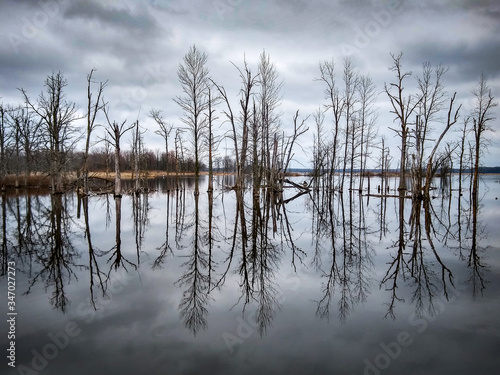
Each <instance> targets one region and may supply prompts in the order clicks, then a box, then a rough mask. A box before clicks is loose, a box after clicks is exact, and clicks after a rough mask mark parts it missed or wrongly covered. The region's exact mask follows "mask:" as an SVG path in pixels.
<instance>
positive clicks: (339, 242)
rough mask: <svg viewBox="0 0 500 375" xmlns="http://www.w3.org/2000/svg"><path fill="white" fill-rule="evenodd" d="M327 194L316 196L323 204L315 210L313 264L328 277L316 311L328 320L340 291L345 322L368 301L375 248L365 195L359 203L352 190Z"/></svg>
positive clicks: (341, 317) (342, 315) (340, 315)
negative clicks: (366, 209)
mask: <svg viewBox="0 0 500 375" xmlns="http://www.w3.org/2000/svg"><path fill="white" fill-rule="evenodd" d="M328 195H329V197H320V196H318V195H316V196H315V197H316V198H321V199H318V200H317V202H321V205H315V206H314V207H315V210H314V211H313V213H314V215H313V216H316V218H314V219H313V223H315V224H316V225H315V228H314V232H313V233H314V236H313V241H314V247H315V255H314V260H313V264H314V265H315V266H316V268H317V269H319V270H320V271H321V273H322V277H323V278H324V280H325V281H324V282H323V284H322V294H323V296H322V298H321V299H320V300H319V301H317V308H316V314H317V315H318V316H319V317H320V318H324V319H329V318H330V306H331V302H332V298H333V297H334V296H335V293H338V310H339V319H340V321H341V322H344V321H345V320H346V319H347V316H348V315H349V314H350V313H351V312H352V310H353V308H354V307H355V306H356V305H357V304H358V303H364V302H366V300H367V297H368V295H369V293H370V285H371V279H370V276H369V273H370V269H371V268H372V266H373V249H372V245H371V244H370V242H369V241H368V239H367V234H369V233H370V229H369V228H367V224H366V221H365V209H364V203H363V199H362V196H361V195H359V199H358V203H357V204H356V202H355V199H354V196H353V195H352V193H351V192H350V193H349V194H348V196H344V195H343V194H340V195H337V196H336V195H335V193H334V192H329V194H328ZM336 197H338V199H336ZM325 244H326V245H325ZM323 258H325V259H324V260H323Z"/></svg>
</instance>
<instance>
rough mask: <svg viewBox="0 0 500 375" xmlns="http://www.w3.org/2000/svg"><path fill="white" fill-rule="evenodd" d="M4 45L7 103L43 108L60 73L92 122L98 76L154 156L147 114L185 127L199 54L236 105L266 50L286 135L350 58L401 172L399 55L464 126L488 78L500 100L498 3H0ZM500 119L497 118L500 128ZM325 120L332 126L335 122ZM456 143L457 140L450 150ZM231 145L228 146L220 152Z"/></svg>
mask: <svg viewBox="0 0 500 375" xmlns="http://www.w3.org/2000/svg"><path fill="white" fill-rule="evenodd" d="M0 35H1V38H0V102H2V103H4V104H17V103H22V96H21V93H20V92H19V90H18V89H19V88H23V89H25V90H26V91H27V92H28V95H29V96H30V97H31V98H36V97H37V96H38V94H39V93H40V92H41V91H42V90H43V82H44V80H45V78H46V77H47V75H50V74H51V73H52V72H57V71H61V72H62V73H63V74H64V76H65V77H66V79H67V81H68V86H67V87H66V95H67V98H68V100H71V101H74V102H75V103H77V105H78V106H79V108H80V113H81V114H82V115H84V114H85V108H86V101H87V97H86V84H87V82H86V77H87V74H88V73H89V72H90V70H91V69H96V71H95V73H94V79H95V80H97V81H106V80H107V81H108V85H107V87H106V89H105V92H104V97H105V100H106V101H107V102H108V103H109V112H110V117H111V118H112V119H115V120H116V121H118V122H121V121H124V120H127V123H132V122H134V121H135V120H137V119H138V120H139V121H140V124H141V126H142V127H143V128H144V129H145V135H144V137H145V144H146V147H148V148H150V149H153V150H155V149H160V150H163V147H164V146H163V145H164V143H163V140H162V138H160V137H159V136H158V135H156V134H155V133H154V132H155V130H157V129H158V127H157V125H156V124H155V123H154V121H153V120H152V119H151V118H149V116H148V113H149V111H150V110H151V109H153V108H154V109H160V110H162V111H163V114H164V116H165V119H166V120H167V121H170V122H171V123H173V124H174V126H183V124H182V122H181V121H180V118H181V117H182V111H181V109H180V108H179V106H178V105H177V104H176V103H175V102H174V100H173V99H174V98H175V97H176V96H178V95H181V86H180V83H179V81H178V79H177V69H178V66H179V63H180V62H181V61H182V58H183V57H184V55H185V54H186V53H187V52H188V50H189V48H190V46H192V45H193V44H195V45H196V46H197V48H198V49H200V50H201V51H203V52H205V53H206V54H207V56H208V63H207V67H208V68H209V70H210V75H211V77H212V78H213V80H214V81H215V82H217V83H218V84H220V85H222V86H224V87H225V88H226V90H227V92H228V94H229V96H230V98H232V100H234V105H237V96H238V93H239V89H240V79H239V75H238V71H237V70H236V68H235V67H234V66H233V65H232V63H234V64H235V65H237V66H239V67H241V66H242V65H243V61H244V60H246V61H247V63H248V64H249V67H250V68H251V69H252V70H253V72H256V71H257V63H258V58H259V55H260V54H261V53H262V52H263V51H266V53H268V54H269V55H270V58H271V61H273V62H274V64H275V65H276V68H277V71H278V74H279V77H280V79H282V80H283V83H284V85H283V92H282V94H283V101H282V104H281V106H280V111H281V114H282V115H281V122H282V127H283V130H284V131H285V132H288V133H290V131H291V126H292V125H293V122H292V118H293V115H294V113H295V112H296V111H297V110H299V111H300V115H301V116H302V117H304V118H305V117H307V116H308V115H312V113H313V112H314V111H316V110H317V109H318V108H320V107H321V106H323V105H324V104H325V103H326V101H325V98H324V87H323V85H322V84H321V83H320V82H319V81H317V78H318V77H319V68H318V66H319V63H320V62H322V61H326V60H329V61H330V60H332V59H333V60H334V61H335V63H336V67H337V69H338V79H339V80H340V79H341V68H342V63H343V59H344V58H345V57H347V56H348V57H350V58H351V59H352V61H353V63H354V65H355V67H356V69H357V70H358V71H359V72H360V74H363V75H367V74H369V75H370V76H371V77H372V79H373V81H374V83H375V84H376V91H377V94H378V95H377V102H376V107H377V108H378V122H377V127H378V128H379V136H382V135H385V136H386V137H387V138H388V142H389V146H390V147H391V154H392V155H393V156H394V158H395V160H394V166H396V165H397V159H398V156H397V154H398V149H397V146H398V144H399V142H398V139H397V137H396V136H395V133H394V132H393V131H391V130H390V129H389V127H392V128H394V127H397V123H396V124H395V123H394V122H393V120H394V115H393V114H391V113H390V103H389V101H388V98H387V95H386V94H385V93H384V91H383V90H384V83H388V84H389V83H391V82H393V81H394V73H393V72H391V71H390V70H389V67H390V66H391V65H392V60H391V55H390V54H391V53H393V54H399V53H400V52H403V60H402V61H403V69H404V70H405V71H411V72H412V76H411V77H410V78H409V79H408V81H407V85H406V86H405V93H407V94H416V77H417V76H418V75H419V74H420V73H421V70H422V64H423V63H424V62H430V63H431V64H432V65H433V66H437V65H438V64H441V63H442V64H443V65H445V66H447V67H448V71H447V73H446V75H445V76H444V85H445V90H446V94H447V95H448V96H451V95H453V93H454V92H457V102H458V104H462V108H461V112H460V116H461V120H462V119H463V118H465V117H466V116H467V115H468V114H469V113H470V111H471V110H472V107H473V105H474V98H473V95H472V90H473V89H474V88H475V86H476V85H477V82H478V80H479V77H480V75H481V73H484V75H485V77H486V78H487V80H488V84H489V86H490V88H491V90H492V94H493V96H495V97H496V98H498V97H499V96H500V2H498V1H497V0H478V1H476V0H457V1H448V0H319V1H313V0H292V1H285V0H252V1H250V0H213V1H212V0H210V1H202V0H194V1H177V0H124V1H118V0H102V1H97V0H86V1H84V0H75V1H70V0H34V1H28V0H2V2H1V3H0ZM497 102H498V100H497ZM223 109H224V108H223V107H220V108H219V111H221V110H223ZM499 110H500V108H498V107H497V114H496V116H495V117H498V118H500V116H498V111H499ZM443 115H445V114H444V113H443ZM223 120H224V115H223V114H219V120H218V121H219V124H218V125H217V126H218V127H220V132H221V133H223V132H224V131H225V129H226V128H227V124H224V123H222V122H223ZM461 120H460V121H461ZM99 121H100V122H101V123H103V124H104V121H105V120H104V118H102V117H101V118H100V119H99ZM325 121H326V122H325V125H326V126H327V127H329V126H331V117H330V116H329V114H328V113H327V114H326V118H325ZM460 121H459V122H460ZM499 122H500V120H498V119H495V120H494V121H493V122H492V123H491V126H492V128H494V129H495V128H496V129H500V126H499ZM307 124H308V125H309V128H310V130H309V132H308V133H307V134H306V135H304V136H303V137H302V138H301V139H300V140H299V144H300V146H301V148H297V149H296V155H295V160H294V163H293V164H292V167H295V168H298V167H302V166H303V167H310V166H311V164H310V159H311V149H312V145H313V142H312V139H313V132H314V121H313V119H312V116H311V117H310V118H309V119H308V121H307ZM81 125H82V126H83V123H81ZM395 125H396V126H395ZM458 125H460V124H458ZM434 126H435V128H439V127H440V126H442V125H441V124H439V123H436V124H435V125H434ZM455 130H458V126H457V129H455ZM101 131H102V129H101ZM457 134H458V132H457V131H453V130H450V134H449V136H448V138H447V140H453V138H455V139H457V137H458V135H457ZM129 138H131V134H130V135H128V136H126V140H125V143H126V144H127V145H126V146H125V147H124V148H127V147H128V144H130V139H129ZM436 138H437V137H436ZM485 138H487V140H488V141H489V142H490V144H489V150H488V152H487V153H486V154H485V155H484V156H483V164H484V165H487V166H497V165H500V132H498V131H497V132H489V133H488V134H487V136H486V137H485ZM230 143H231V142H230V141H229V140H227V143H226V142H222V143H221V148H220V149H219V154H223V153H224V152H225V151H224V147H225V144H227V145H228V146H229V145H230ZM171 144H172V145H173V142H171ZM100 146H101V147H102V144H101V145H99V144H97V145H96V146H95V147H100ZM82 147H83V146H82Z"/></svg>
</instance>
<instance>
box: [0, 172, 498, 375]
mask: <svg viewBox="0 0 500 375" xmlns="http://www.w3.org/2000/svg"><path fill="white" fill-rule="evenodd" d="M226 178H227V177H226ZM499 179H500V177H499V176H490V175H488V176H484V177H483V183H482V185H481V196H480V203H479V207H478V210H477V212H476V215H474V210H473V208H472V207H471V204H470V200H469V194H468V192H465V193H464V194H463V196H461V197H460V196H459V194H458V192H457V191H456V190H452V191H451V194H450V193H449V190H448V188H446V192H445V194H441V192H440V189H437V190H435V191H434V192H435V195H436V196H438V197H436V198H435V199H432V200H431V202H430V203H428V204H423V203H418V204H412V201H411V199H399V198H395V197H389V198H386V199H382V198H380V197H374V196H371V197H368V196H366V195H363V196H359V195H358V193H357V191H356V192H355V193H353V194H352V195H350V194H349V193H348V192H345V193H344V194H343V196H340V195H339V194H335V195H331V196H330V195H327V194H319V193H318V194H317V193H315V192H314V191H312V192H310V193H308V194H303V195H299V196H296V195H297V194H298V193H299V191H298V190H296V189H285V192H284V194H283V197H274V198H273V197H268V196H265V195H264V194H261V196H260V198H257V199H254V197H253V195H252V191H251V189H248V190H247V191H245V192H244V193H242V194H237V193H236V192H234V191H230V190H226V191H225V190H224V189H223V187H224V186H225V185H230V184H231V181H224V180H223V179H222V178H219V179H218V180H217V181H216V184H215V191H214V193H213V195H212V196H210V195H209V194H208V193H207V192H206V190H207V181H206V179H203V178H202V180H201V181H200V185H199V186H200V187H199V191H200V194H199V196H196V195H195V194H194V186H195V184H194V180H193V179H184V180H181V181H180V182H179V184H180V186H181V187H182V188H181V189H180V190H175V189H173V186H174V181H172V180H166V179H159V180H156V181H150V188H151V192H150V193H149V194H147V195H144V194H143V195H140V196H132V195H125V196H123V198H122V199H121V200H118V201H117V202H115V200H114V199H113V198H112V196H92V197H89V198H88V199H86V200H81V201H80V200H78V198H77V196H76V195H75V194H73V193H68V194H66V195H62V196H50V195H36V194H32V195H19V196H14V195H8V196H7V197H3V198H2V206H1V214H2V222H1V223H2V224H1V225H2V226H1V228H2V229H1V232H2V238H1V242H2V253H1V261H2V277H1V279H0V287H1V289H2V296H3V298H2V301H3V302H2V303H3V307H2V310H3V311H4V323H3V329H2V339H1V342H2V343H3V345H2V348H3V351H4V355H3V356H2V358H3V359H2V362H3V363H2V364H1V369H2V370H1V371H0V372H1V373H2V374H39V373H40V374H54V375H59V374H61V375H63V374H64V375H66V374H72V375H84V374H85V375H88V374H122V375H126V374H134V375H135V374H139V373H143V374H255V373H261V374H494V373H497V372H498V369H499V368H500V356H499V355H498V353H499V352H500V314H499V311H500V293H499V286H500V253H499V251H500V230H499V227H500V225H499V224H500V201H499V200H497V199H496V198H497V197H500V184H499V182H498V181H499ZM302 181H303V178H302V179H301V178H296V179H295V182H297V183H301V182H302ZM378 184H379V181H378V180H377V179H372V181H371V188H372V193H376V186H377V185H378ZM390 185H391V186H394V185H395V181H391V182H390ZM437 185H439V183H437ZM465 185H466V186H467V187H468V182H465ZM452 187H453V189H456V188H457V184H456V181H454V183H453V186H452ZM392 194H395V193H394V192H392ZM9 262H14V263H15V269H16V273H15V279H16V284H15V312H17V315H15V325H14V324H13V323H12V324H11V323H9V322H5V321H6V320H8V319H11V318H12V316H13V315H7V313H8V312H9V311H8V308H9V305H8V302H9V300H8V299H7V290H8V280H7V278H8V266H9V265H12V264H13V263H10V264H9ZM10 306H14V305H10ZM11 322H12V320H11ZM12 327H13V329H14V331H12ZM8 330H11V331H10V332H11V333H15V339H12V340H10V339H8V337H7V335H8ZM11 341H13V342H14V343H15V345H14V347H15V365H16V368H11V367H9V366H8V363H9V362H11V360H9V359H8V358H6V355H5V353H7V355H9V346H11V343H10V342H11ZM11 349H12V348H11Z"/></svg>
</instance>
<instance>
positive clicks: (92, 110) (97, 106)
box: [82, 69, 108, 195]
mask: <svg viewBox="0 0 500 375" xmlns="http://www.w3.org/2000/svg"><path fill="white" fill-rule="evenodd" d="M94 71H95V69H91V70H90V73H89V74H88V75H87V99H88V101H87V135H86V139H85V151H84V154H83V167H82V172H83V193H84V194H85V195H86V194H88V193H89V186H88V179H89V166H88V158H89V150H90V140H91V135H92V132H93V131H94V129H95V127H96V125H97V124H96V123H95V121H96V118H97V114H98V113H99V112H100V111H101V110H102V109H103V108H104V105H105V103H104V102H101V96H102V93H103V91H104V88H105V87H106V85H107V83H108V81H106V82H104V83H103V82H99V87H98V88H97V97H96V99H95V101H93V100H92V83H95V82H94V81H92V75H93V74H94Z"/></svg>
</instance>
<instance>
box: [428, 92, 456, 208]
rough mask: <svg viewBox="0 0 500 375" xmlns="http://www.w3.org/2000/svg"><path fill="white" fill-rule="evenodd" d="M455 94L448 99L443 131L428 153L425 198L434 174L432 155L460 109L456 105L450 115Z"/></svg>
mask: <svg viewBox="0 0 500 375" xmlns="http://www.w3.org/2000/svg"><path fill="white" fill-rule="evenodd" d="M456 95H457V93H455V94H453V97H452V98H451V99H450V106H449V108H448V117H447V121H446V126H445V128H444V129H443V131H442V132H441V135H440V136H439V138H438V140H437V141H436V142H435V144H434V147H433V148H432V151H431V153H430V155H429V158H428V161H427V170H426V173H425V185H424V197H426V198H428V197H429V190H430V186H431V180H432V177H433V175H434V171H433V158H434V155H435V154H436V152H437V150H438V148H439V144H440V143H441V141H442V140H443V138H444V136H445V135H446V133H447V132H448V130H449V129H450V128H451V127H452V126H453V125H454V124H455V123H456V122H457V121H458V112H459V111H460V108H461V107H462V106H461V105H460V106H458V108H457V110H456V111H455V113H454V114H453V115H452V113H453V104H454V102H455V96H456Z"/></svg>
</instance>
